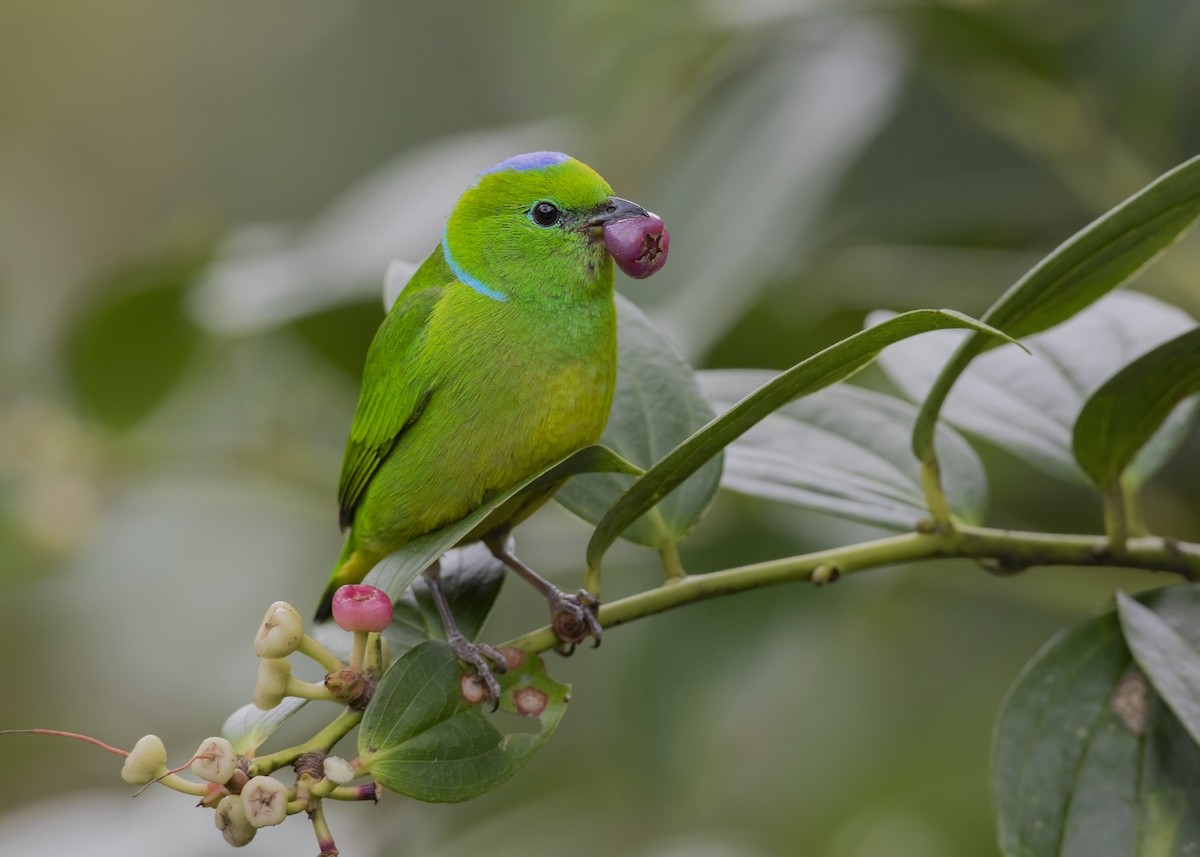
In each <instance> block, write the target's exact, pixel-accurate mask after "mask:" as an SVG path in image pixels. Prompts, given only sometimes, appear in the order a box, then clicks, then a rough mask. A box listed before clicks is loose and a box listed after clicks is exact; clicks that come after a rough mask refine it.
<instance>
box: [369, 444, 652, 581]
mask: <svg viewBox="0 0 1200 857" xmlns="http://www.w3.org/2000/svg"><path fill="white" fill-rule="evenodd" d="M610 470H611V471H615V472H618V473H631V474H632V473H639V472H641V471H640V470H639V468H637V467H635V466H634V465H632V464H630V463H629V462H628V461H626V460H625V459H623V458H621V456H619V455H617V454H616V453H615V452H613V451H612V450H611V449H606V448H605V447H603V446H588V447H584V448H583V449H581V450H579V451H577V452H575V453H573V454H571V455H569V456H567V457H566V458H564V459H563V460H561V461H559V462H557V463H555V464H552V465H550V466H549V467H547V468H546V469H545V470H543V471H542V472H540V473H536V474H534V475H533V476H530V477H529V478H527V479H525V480H524V481H522V482H519V483H517V484H516V485H514V486H513V487H512V488H510V489H509V490H508V491H505V492H503V493H501V494H498V495H497V496H495V497H493V498H492V499H491V500H489V501H488V502H487V503H485V504H484V505H483V506H480V507H479V508H478V509H476V510H475V511H474V512H472V513H471V514H470V515H467V516H466V517H465V518H463V519H462V520H460V521H456V522H454V523H453V524H450V525H448V526H445V527H443V528H442V529H440V530H436V531H434V532H432V533H427V534H426V535H423V536H420V537H419V538H415V539H413V540H412V541H410V542H408V543H407V544H406V545H404V547H402V548H400V550H398V551H396V552H395V553H393V554H391V555H390V556H388V557H387V558H386V559H384V560H383V561H382V562H380V563H379V564H378V565H376V566H375V567H374V568H373V569H371V572H370V573H369V574H368V575H367V577H366V582H367V583H370V584H372V585H373V586H378V587H379V588H380V589H382V590H383V591H385V592H386V593H387V594H388V595H390V596H391V597H392V600H393V601H394V600H397V599H399V598H400V596H401V595H403V593H404V590H406V589H407V588H408V586H409V584H411V583H412V582H413V580H415V579H416V577H417V575H419V574H420V573H421V572H422V571H424V570H425V569H427V568H429V566H430V565H432V564H433V563H434V562H435V561H436V560H437V559H438V558H439V557H441V556H442V554H444V553H446V551H448V550H450V548H452V547H454V546H455V545H457V544H458V543H459V542H461V541H462V540H463V539H465V538H466V537H467V536H468V535H470V534H471V532H472V531H473V530H474V529H475V528H476V527H478V526H479V525H480V524H482V523H483V521H484V519H485V518H487V517H488V516H489V515H491V514H492V513H493V512H495V511H496V510H497V509H499V508H500V507H501V506H503V505H504V504H505V503H507V502H508V501H509V500H511V499H512V498H513V497H516V496H517V495H518V494H521V493H524V492H526V491H528V492H535V491H538V490H540V489H544V488H546V487H547V486H549V485H553V484H554V483H556V482H561V481H562V480H563V479H566V478H567V477H568V476H572V475H574V474H576V473H587V472H596V471H610Z"/></svg>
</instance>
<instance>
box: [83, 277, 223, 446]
mask: <svg viewBox="0 0 1200 857" xmlns="http://www.w3.org/2000/svg"><path fill="white" fill-rule="evenodd" d="M204 261H205V260H204V259H201V258H198V257H197V256H196V255H195V254H189V255H177V256H171V257H169V258H165V259H162V260H158V261H154V262H149V263H146V264H143V265H140V266H137V267H134V268H131V269H128V270H124V271H120V272H118V273H116V274H114V275H113V276H111V277H110V278H108V280H107V281H105V282H103V283H100V284H98V285H97V286H96V287H95V291H96V294H97V295H98V297H97V300H96V301H95V302H94V303H92V304H91V305H89V306H87V307H85V308H84V310H83V312H82V314H81V315H80V316H79V318H78V319H77V320H76V322H75V326H74V329H73V330H72V332H71V334H70V341H69V342H68V343H67V360H68V365H69V369H70V378H71V384H72V387H73V388H74V393H75V397H76V399H77V400H78V402H79V404H80V406H81V408H82V409H83V410H85V411H86V412H88V413H90V414H91V415H93V416H95V417H97V418H99V419H100V420H102V421H103V422H105V423H107V424H108V425H110V426H112V427H113V428H116V429H127V428H130V427H131V426H133V425H134V424H135V423H137V422H138V421H139V420H141V419H142V418H143V417H145V416H146V415H147V414H149V413H150V411H152V410H153V409H154V407H155V406H156V405H157V404H158V403H159V402H160V401H162V400H163V398H165V397H166V395H167V393H169V392H170V391H171V388H172V387H174V386H175V384H176V382H177V381H178V380H179V378H180V377H181V376H182V375H183V372H184V370H185V369H186V368H187V365H188V362H189V361H190V360H191V358H192V356H193V354H194V353H195V351H196V348H197V346H198V345H199V342H200V332H199V331H198V330H197V329H196V328H195V327H194V326H193V325H192V323H191V322H190V321H189V320H188V319H187V317H186V316H185V315H184V312H183V292H184V289H185V287H187V285H188V284H189V283H190V282H191V281H192V279H193V278H194V277H195V276H196V274H197V273H198V272H199V271H200V270H201V268H202V266H203V263H204Z"/></svg>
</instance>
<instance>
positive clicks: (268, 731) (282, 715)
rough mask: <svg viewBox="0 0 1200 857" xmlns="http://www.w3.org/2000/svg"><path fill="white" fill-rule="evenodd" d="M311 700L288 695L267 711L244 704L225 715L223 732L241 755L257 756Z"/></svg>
mask: <svg viewBox="0 0 1200 857" xmlns="http://www.w3.org/2000/svg"><path fill="white" fill-rule="evenodd" d="M307 701H308V700H306V699H299V698H297V697H294V696H287V697H284V699H283V702H281V703H279V704H278V705H276V706H275V707H274V708H271V709H268V710H267V711H263V710H262V709H261V708H259V707H258V706H257V705H254V704H253V703H251V704H250V705H243V706H242V707H241V708H239V709H238V710H237V711H235V712H233V714H230V715H229V716H228V717H227V718H225V723H224V725H222V726H221V734H222V735H223V736H225V737H226V738H227V739H229V743H230V744H232V745H233V749H234V750H235V751H236V752H237V754H238V755H239V756H253V755H254V754H255V753H256V752H258V748H259V747H261V746H262V745H263V744H265V743H266V741H267V739H268V738H270V737H271V736H272V735H273V734H274V733H275V730H276V729H278V728H279V727H280V726H282V725H283V724H284V722H286V721H287V719H288V718H289V717H291V716H292V715H293V714H295V713H296V712H297V711H299V710H300V709H301V708H303V707H304V704H305V703H306V702H307Z"/></svg>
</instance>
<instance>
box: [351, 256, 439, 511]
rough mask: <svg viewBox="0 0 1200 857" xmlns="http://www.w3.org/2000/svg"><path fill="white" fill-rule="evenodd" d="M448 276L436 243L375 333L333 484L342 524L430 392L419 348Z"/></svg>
mask: <svg viewBox="0 0 1200 857" xmlns="http://www.w3.org/2000/svg"><path fill="white" fill-rule="evenodd" d="M453 279H454V275H453V274H452V273H451V272H450V270H449V268H448V267H446V264H445V261H444V259H443V257H442V250H441V247H438V249H437V250H436V251H434V253H433V254H432V255H431V256H430V257H429V259H428V260H426V262H425V264H423V265H422V266H421V267H420V268H419V269H418V270H417V272H416V273H415V274H414V275H413V278H412V280H411V281H410V282H409V283H408V285H407V286H405V288H404V290H403V291H402V292H401V293H400V297H399V298H398V299H397V301H396V304H395V306H393V307H392V309H391V311H390V312H389V313H388V316H387V318H385V319H384V320H383V324H382V325H380V327H379V332H378V333H376V334H375V341H374V342H373V343H372V345H371V350H370V352H369V353H368V357H367V365H366V367H365V368H364V369H363V382H362V393H361V394H360V395H359V399H358V409H357V410H356V411H355V412H354V424H353V425H352V426H351V428H350V440H349V442H348V443H347V444H346V455H345V458H344V459H343V460H342V477H341V480H340V482H339V484H338V507H339V513H338V519H339V521H340V522H341V525H342V528H343V529H345V528H346V527H348V526H350V525H351V523H353V521H354V511H355V509H357V508H358V504H359V501H360V500H362V496H363V492H365V491H366V489H367V485H369V484H370V482H371V478H372V477H373V476H374V475H375V473H376V471H377V470H378V469H379V465H381V464H382V463H383V462H384V460H385V459H386V458H387V457H388V455H389V453H391V451H392V449H393V447H395V445H396V442H397V441H398V440H399V439H400V437H401V435H403V434H404V432H405V431H406V430H407V429H409V428H411V427H412V426H413V424H414V423H416V421H417V419H418V418H419V417H420V416H421V412H422V410H424V407H425V404H426V403H427V402H428V401H429V397H430V396H431V395H433V379H432V378H430V377H428V376H427V375H426V374H425V373H423V372H421V371H420V370H421V363H420V357H421V351H422V350H423V348H424V345H425V338H426V335H427V333H428V329H429V317H430V315H431V314H432V312H433V308H434V307H435V306H436V305H437V302H438V301H439V300H440V299H441V297H442V295H443V294H444V291H445V288H446V284H448V283H450V282H453Z"/></svg>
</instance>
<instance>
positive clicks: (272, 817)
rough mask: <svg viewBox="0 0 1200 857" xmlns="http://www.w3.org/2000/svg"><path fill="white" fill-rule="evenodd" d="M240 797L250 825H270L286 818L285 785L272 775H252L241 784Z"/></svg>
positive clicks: (286, 798)
mask: <svg viewBox="0 0 1200 857" xmlns="http://www.w3.org/2000/svg"><path fill="white" fill-rule="evenodd" d="M241 797H242V809H243V810H245V812H246V820H247V821H248V822H249V823H250V825H251V826H252V827H270V826H271V825H273V824H279V823H280V822H282V821H283V820H284V819H285V818H287V803H288V796H287V786H285V785H284V784H283V783H281V782H279V780H277V779H275V778H274V777H261V776H260V777H254V778H253V779H252V780H250V782H248V783H246V785H244V786H242V795H241Z"/></svg>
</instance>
